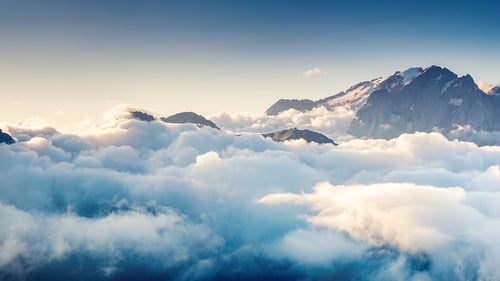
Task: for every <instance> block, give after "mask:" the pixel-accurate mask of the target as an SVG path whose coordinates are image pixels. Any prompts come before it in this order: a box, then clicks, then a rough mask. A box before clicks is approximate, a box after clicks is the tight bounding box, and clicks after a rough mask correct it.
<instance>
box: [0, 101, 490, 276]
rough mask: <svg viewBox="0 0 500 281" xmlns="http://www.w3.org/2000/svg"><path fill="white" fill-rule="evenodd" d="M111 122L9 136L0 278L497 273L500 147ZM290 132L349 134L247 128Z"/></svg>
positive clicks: (236, 124) (290, 118) (227, 122)
mask: <svg viewBox="0 0 500 281" xmlns="http://www.w3.org/2000/svg"><path fill="white" fill-rule="evenodd" d="M109 118H110V119H109V120H108V121H107V122H106V123H105V124H104V125H102V126H100V127H98V128H96V129H95V130H94V131H90V132H83V133H78V134H64V133H60V132H58V131H57V130H54V129H51V128H44V129H30V128H22V127H15V126H10V127H8V132H9V133H11V134H12V135H13V136H14V137H15V138H16V139H18V140H19V142H18V143H16V144H14V145H10V146H8V145H0V178H2V182H1V184H0V221H1V222H2V226H3V227H1V228H0V279H19V278H23V277H27V278H28V277H29V278H28V279H30V278H32V279H36V278H39V279H40V278H42V277H43V276H45V277H46V275H44V274H46V271H47V270H48V269H51V270H52V269H54V268H58V269H60V271H57V272H66V271H64V270H62V269H63V268H66V267H68V266H70V267H71V266H72V265H74V263H75V262H76V263H86V264H87V265H88V267H89V268H91V269H89V270H87V272H86V273H85V272H82V271H77V272H79V273H81V274H84V273H85V274H87V273H88V274H90V275H84V276H83V277H82V278H83V279H99V278H108V279H116V280H119V279H121V278H123V275H121V274H128V275H131V276H134V274H136V275H137V276H143V277H144V276H147V277H148V278H149V279H155V278H158V279H161V278H165V277H168V278H169V279H177V280H193V279H205V280H206V279H213V280H221V279H234V278H236V277H239V278H248V279H265V278H271V277H273V278H274V279H280V278H281V279H286V280H296V279H307V278H310V279H314V278H319V279H321V278H339V279H341V278H344V279H345V278H347V279H360V280H363V279H364V280H370V279H372V280H373V279H384V278H394V276H398V277H399V279H407V280H411V279H414V280H433V279H436V278H440V279H448V280H460V279H461V278H462V279H464V280H466V279H478V278H479V279H486V280H487V279H498V278H500V272H499V271H498V270H497V269H496V267H495V265H496V264H498V263H499V262H500V256H499V255H498V254H497V253H498V252H500V251H498V250H500V249H497V248H498V247H497V246H495V243H496V242H495V235H496V234H497V233H499V231H500V227H499V225H498V219H499V218H500V208H498V206H500V195H499V194H500V193H499V191H500V186H499V185H498V182H499V181H500V168H499V167H500V163H499V161H498V159H500V147H498V146H478V145H476V144H474V143H469V142H461V141H450V140H448V139H446V138H445V137H443V136H442V135H441V134H439V133H430V134H427V133H416V134H405V135H402V136H400V137H398V138H396V139H392V140H360V139H353V138H351V137H349V136H346V135H345V131H346V129H347V126H348V121H347V120H349V118H352V112H350V111H348V110H346V109H341V108H339V109H338V110H337V111H335V112H333V113H326V112H324V109H322V108H318V109H315V110H313V111H311V112H308V113H301V112H297V111H293V110H290V111H288V112H284V113H282V114H280V115H279V116H277V117H269V116H263V115H259V116H246V115H229V114H221V115H219V116H218V117H216V118H214V121H216V123H217V124H218V125H219V126H220V127H222V128H223V129H224V130H225V131H218V130H214V129H210V128H198V127H196V126H194V125H193V126H192V125H168V124H164V123H162V122H157V121H153V122H142V121H138V120H130V119H129V118H128V116H127V114H126V113H124V112H123V111H118V112H114V114H113V115H112V117H109ZM292 124H301V125H303V126H304V127H307V128H311V129H316V130H318V131H322V132H325V133H327V134H328V135H329V136H337V137H336V140H338V139H341V140H342V141H341V142H340V145H338V146H331V145H319V144H315V143H311V144H308V143H306V142H304V141H300V140H299V141H292V142H287V143H285V144H282V143H275V142H272V141H270V140H266V139H264V138H262V137H260V136H259V135H257V134H252V132H258V133H261V132H268V131H272V130H275V129H279V128H286V127H291V126H290V125H292ZM295 127H299V126H295ZM236 134H241V135H240V136H237V135H236ZM313 187H314V188H313ZM264 203H265V204H264ZM285 203H288V204H285ZM289 203H294V204H289ZM295 204H298V205H295ZM445 253H446V254H445ZM90 272H92V274H91V273H90ZM68 274H69V273H68ZM391 276H392V277H391ZM51 277H52V279H55V280H57V279H61V280H62V279H68V278H71V277H72V276H71V275H69V276H68V275H61V276H54V275H52V276H51ZM73 277H74V276H73Z"/></svg>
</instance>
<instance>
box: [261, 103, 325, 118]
mask: <svg viewBox="0 0 500 281" xmlns="http://www.w3.org/2000/svg"><path fill="white" fill-rule="evenodd" d="M315 106H316V103H315V102H314V101H312V100H308V99H303V100H297V99H280V100H278V101H277V102H276V103H274V104H273V105H271V107H269V108H268V109H267V110H266V114H267V115H278V114H280V113H281V112H283V111H287V110H289V109H292V108H293V109H296V110H298V111H302V112H305V111H309V110H311V109H313V108H314V107H315Z"/></svg>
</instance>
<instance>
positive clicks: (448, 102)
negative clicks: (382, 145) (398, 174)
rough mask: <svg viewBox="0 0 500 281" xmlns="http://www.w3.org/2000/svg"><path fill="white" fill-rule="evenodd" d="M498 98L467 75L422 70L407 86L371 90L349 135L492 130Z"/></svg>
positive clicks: (498, 127) (495, 127)
mask: <svg viewBox="0 0 500 281" xmlns="http://www.w3.org/2000/svg"><path fill="white" fill-rule="evenodd" d="M499 116H500V112H499V99H498V98H496V97H495V96H490V95H487V94H485V93H484V92H483V91H481V90H480V89H479V88H478V86H477V85H476V83H475V82H474V80H473V79H472V77H471V76H470V75H465V76H463V77H458V76H457V75H456V74H455V73H453V72H451V71H450V70H448V69H446V68H441V67H438V66H431V67H428V68H426V69H425V70H424V71H423V72H422V73H420V74H419V75H418V76H417V77H416V78H414V79H413V80H412V81H411V82H409V83H404V84H403V85H402V87H395V88H392V89H387V88H381V89H378V90H376V91H374V92H373V93H372V94H371V95H370V96H369V98H368V99H367V102H366V104H365V105H363V106H362V107H361V108H360V109H359V111H358V112H357V113H356V116H355V118H354V120H353V121H352V123H351V126H350V128H349V133H350V134H352V135H354V136H358V137H375V138H393V137H396V136H399V135H400V134H402V133H412V132H416V131H423V132H430V131H441V132H443V133H444V134H447V133H449V132H451V131H452V130H453V129H455V128H456V126H457V125H469V126H471V127H472V128H473V129H475V130H484V131H497V130H500V124H499V123H498V122H495V121H496V119H497V118H498V117H499Z"/></svg>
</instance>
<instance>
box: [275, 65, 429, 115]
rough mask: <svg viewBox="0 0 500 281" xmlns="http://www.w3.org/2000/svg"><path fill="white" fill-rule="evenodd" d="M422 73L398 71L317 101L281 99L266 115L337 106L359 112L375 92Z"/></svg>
mask: <svg viewBox="0 0 500 281" xmlns="http://www.w3.org/2000/svg"><path fill="white" fill-rule="evenodd" d="M422 71H423V69H422V68H419V67H418V68H417V67H415V68H409V69H407V70H405V71H398V72H396V73H394V74H393V75H391V76H388V77H378V78H375V79H372V80H369V81H363V82H360V83H358V84H356V85H354V86H352V87H350V88H349V89H347V90H345V91H343V92H340V93H338V94H336V95H333V96H330V97H327V98H324V99H320V100H317V101H312V100H308V99H302V100H297V99H280V100H278V101H277V102H276V103H274V104H273V105H272V106H271V107H269V108H268V109H267V110H266V112H265V113H266V114H267V115H278V114H279V113H281V112H283V111H286V110H289V109H292V108H293V109H296V110H299V111H302V112H305V111H309V110H311V109H313V108H315V107H318V106H324V107H326V108H327V109H330V110H331V109H333V108H335V107H337V106H348V107H349V108H351V109H352V110H355V111H357V110H358V109H360V108H361V107H362V106H363V105H365V103H366V101H367V99H368V97H369V96H370V95H371V94H372V93H373V92H375V91H377V90H381V89H386V90H389V91H390V90H392V89H394V88H400V87H402V86H404V85H405V84H408V83H410V82H411V81H412V80H413V79H414V78H415V77H417V76H418V75H419V74H420V73H422Z"/></svg>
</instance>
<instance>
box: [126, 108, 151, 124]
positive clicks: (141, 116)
mask: <svg viewBox="0 0 500 281" xmlns="http://www.w3.org/2000/svg"><path fill="white" fill-rule="evenodd" d="M130 114H131V115H132V118H134V119H137V120H141V121H145V122H151V121H154V120H155V117H154V116H153V115H151V114H148V113H145V112H142V111H131V112H130Z"/></svg>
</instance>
